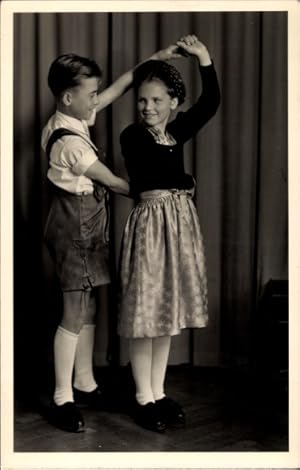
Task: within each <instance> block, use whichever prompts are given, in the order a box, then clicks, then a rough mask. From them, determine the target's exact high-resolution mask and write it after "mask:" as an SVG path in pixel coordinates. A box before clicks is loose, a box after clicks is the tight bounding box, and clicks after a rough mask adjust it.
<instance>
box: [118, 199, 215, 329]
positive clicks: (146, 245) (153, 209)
mask: <svg viewBox="0 0 300 470" xmlns="http://www.w3.org/2000/svg"><path fill="white" fill-rule="evenodd" d="M207 322H208V311H207V279H206V269H205V256H204V246H203V238H202V234H201V230H200V224H199V218H198V214H197V211H196V207H195V205H194V203H193V200H192V191H190V190H153V191H146V192H143V193H142V194H141V195H140V201H139V202H138V204H137V205H136V207H135V208H134V209H133V210H132V212H131V213H130V215H129V217H128V220H127V223H126V226H125V229H124V233H123V239H122V246H121V254H120V310H119V323H118V333H119V335H120V336H123V337H126V338H145V337H147V338H151V337H157V336H165V335H176V334H179V333H180V332H181V330H182V329H184V328H201V327H205V326H206V325H207Z"/></svg>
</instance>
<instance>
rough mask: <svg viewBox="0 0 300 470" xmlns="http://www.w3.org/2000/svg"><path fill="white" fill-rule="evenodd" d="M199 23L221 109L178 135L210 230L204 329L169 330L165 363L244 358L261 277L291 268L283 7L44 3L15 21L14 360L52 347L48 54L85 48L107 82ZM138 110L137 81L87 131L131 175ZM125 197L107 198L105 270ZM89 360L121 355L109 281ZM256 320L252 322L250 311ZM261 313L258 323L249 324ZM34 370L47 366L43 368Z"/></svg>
mask: <svg viewBox="0 0 300 470" xmlns="http://www.w3.org/2000/svg"><path fill="white" fill-rule="evenodd" d="M187 33H194V34H197V35H198V36H199V38H200V39H201V40H202V41H203V42H204V43H205V44H206V45H207V46H208V49H209V51H210V53H211V55H212V57H213V60H214V63H215V67H216V70H217V73H218V76H219V81H220V87H221V93H222V104H221V107H220V108H219V110H218V112H217V115H216V116H215V117H214V118H213V119H212V120H211V121H210V122H209V124H208V125H207V126H206V127H205V128H204V129H203V131H202V132H201V133H199V135H198V136H197V137H196V138H195V139H194V140H193V141H192V142H189V143H188V144H187V146H186V161H185V164H186V168H187V170H189V171H190V172H192V173H193V174H194V176H195V177H196V179H197V192H196V204H197V208H198V212H199V216H200V221H201V225H202V230H203V234H204V239H205V246H206V257H207V272H208V285H209V315H210V322H209V326H208V328H205V329H202V330H198V331H194V332H193V333H191V332H184V333H183V334H182V335H180V336H178V337H176V338H174V342H173V346H172V351H171V357H170V363H173V364H178V363H192V364H196V365H204V366H214V365H221V364H227V363H231V364H232V363H245V362H247V361H249V357H250V355H251V350H252V346H253V344H252V342H253V331H254V329H255V325H256V320H255V312H256V307H257V301H258V299H259V296H260V294H261V291H262V288H263V286H264V284H265V283H266V282H267V281H268V280H269V279H287V275H288V267H287V15H286V13H285V12H242V13H240V12H230V13H226V12H208V13H206V12H205V13H199V12H197V13H193V12H181V13H173V12H172V13H171V12H165V13H156V12H155V13H74V14H72V13H71V14H70V13H66V14H64V13H56V14H54V13H43V14H31V13H30V14H29V13H28V14H27V13H26V14H15V19H14V123H13V125H14V217H15V218H14V221H15V225H14V228H15V251H14V263H15V265H14V274H15V284H14V292H15V299H14V301H15V305H14V312H15V323H14V325H15V364H16V370H17V371H18V370H20V371H23V370H24V368H25V364H28V363H29V360H30V361H32V360H33V362H35V364H37V363H38V362H40V365H41V367H42V366H45V361H47V360H48V359H49V358H51V352H52V349H51V348H52V341H53V335H54V331H55V329H56V326H57V323H58V322H59V319H60V315H61V297H60V293H59V289H58V285H57V280H56V278H55V275H54V272H53V267H52V264H51V261H50V259H49V256H48V253H47V252H46V250H45V248H44V247H43V244H42V233H43V225H44V222H45V217H46V213H47V207H48V203H49V201H48V194H47V189H46V185H45V175H46V170H47V161H46V158H45V156H44V155H43V154H42V152H41V149H40V135H41V130H42V127H43V126H44V125H45V123H46V121H47V119H48V118H49V116H50V115H51V113H52V112H53V111H54V100H53V98H52V96H51V94H50V91H49V89H48V87H47V73H48V68H49V65H50V63H51V62H52V61H53V60H54V58H55V57H56V56H57V55H59V54H62V53H66V52H75V53H77V54H80V55H83V56H90V57H92V58H94V59H95V60H96V61H97V62H98V63H99V64H100V66H101V67H102V69H103V71H104V83H103V86H106V85H108V84H110V83H111V82H112V81H113V80H115V79H116V78H117V77H118V76H119V75H120V74H122V73H123V72H125V71H126V70H128V69H129V68H131V67H133V66H134V65H135V64H136V63H137V62H139V61H140V60H142V59H145V58H147V57H148V56H149V55H150V54H152V53H153V52H154V51H155V50H157V49H158V48H162V47H165V46H167V45H169V44H170V43H173V42H174V41H176V39H177V38H179V37H180V36H182V35H184V34H187ZM174 65H176V66H177V67H178V69H179V70H180V71H181V72H182V74H183V77H184V79H185V82H186V85H187V90H188V97H187V102H186V103H185V105H184V108H185V107H187V106H189V105H190V104H191V103H192V102H193V101H194V100H195V99H196V97H197V95H198V94H199V92H200V90H201V81H200V78H199V74H198V69H197V65H196V62H195V61H192V60H189V59H182V60H180V61H179V60H178V61H176V63H175V62H174ZM134 117H135V109H134V97H133V93H132V91H129V92H128V93H127V94H126V95H124V96H123V97H122V98H120V99H119V100H118V101H117V102H115V103H114V104H113V105H112V106H111V107H109V108H107V109H106V110H104V111H103V112H101V113H100V114H99V115H98V118H97V122H96V125H95V127H94V129H93V131H92V134H93V138H94V140H95V142H96V144H97V145H98V146H101V147H104V148H105V149H106V151H107V154H108V158H109V162H110V165H111V167H112V169H113V170H114V171H115V172H116V173H117V174H119V175H122V176H126V172H125V169H124V164H123V161H122V157H121V154H120V146H119V135H120V132H121V131H122V129H123V128H124V127H125V126H127V125H128V124H129V123H130V122H131V121H132V120H133V119H134ZM131 208H132V204H131V202H130V201H129V200H127V199H126V198H122V197H120V196H115V197H114V198H113V203H112V226H111V231H112V268H113V271H115V268H116V266H117V260H118V253H119V247H120V239H121V233H122V229H123V227H124V223H125V220H126V217H127V215H128V213H129V211H130V210H131ZM104 294H105V295H104V296H103V305H102V306H101V315H100V316H99V322H98V328H97V343H96V364H97V365H104V364H107V363H108V362H107V352H108V356H109V357H110V359H112V360H115V361H118V360H119V358H120V360H121V364H126V362H127V360H128V356H127V344H126V342H123V341H121V342H120V343H119V341H118V339H117V337H116V334H115V323H116V314H117V309H116V304H115V299H116V295H115V284H114V282H113V284H112V286H111V288H110V289H105V292H104ZM254 320H255V321H254ZM258 324H259V323H258ZM41 370H42V369H41Z"/></svg>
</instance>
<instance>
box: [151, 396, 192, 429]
mask: <svg viewBox="0 0 300 470" xmlns="http://www.w3.org/2000/svg"><path fill="white" fill-rule="evenodd" d="M155 405H156V406H157V409H158V413H159V415H160V416H161V417H162V419H163V420H164V422H165V423H166V425H167V426H179V427H182V426H184V425H185V414H184V411H183V409H182V408H181V406H180V405H179V404H178V403H176V401H174V400H172V398H169V397H163V398H161V399H160V400H156V402H155Z"/></svg>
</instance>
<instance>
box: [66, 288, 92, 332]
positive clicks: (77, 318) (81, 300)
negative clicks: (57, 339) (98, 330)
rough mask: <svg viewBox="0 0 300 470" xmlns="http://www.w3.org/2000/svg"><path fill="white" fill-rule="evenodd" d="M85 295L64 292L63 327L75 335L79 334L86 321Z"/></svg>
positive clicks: (80, 292) (76, 292) (78, 292)
mask: <svg viewBox="0 0 300 470" xmlns="http://www.w3.org/2000/svg"><path fill="white" fill-rule="evenodd" d="M85 294H86V293H85V292H84V291H74V292H64V296H63V297H64V311H63V318H62V322H61V325H62V327H63V328H66V329H67V330H68V331H72V332H73V333H79V332H80V330H81V328H82V326H83V324H84V323H85V321H86V315H87V305H86V295H85Z"/></svg>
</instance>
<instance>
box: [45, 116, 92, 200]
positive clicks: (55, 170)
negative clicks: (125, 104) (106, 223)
mask: <svg viewBox="0 0 300 470" xmlns="http://www.w3.org/2000/svg"><path fill="white" fill-rule="evenodd" d="M94 118H95V116H92V120H91V122H87V121H81V120H79V119H76V118H73V117H71V116H67V115H66V114H64V113H62V112H60V111H56V113H55V114H54V115H53V116H51V118H50V119H49V121H48V123H47V124H46V126H45V127H44V129H43V132H42V148H43V149H44V150H46V146H47V142H48V140H49V138H50V136H51V134H52V133H53V131H54V130H55V129H59V128H61V127H63V128H67V129H69V130H70V131H74V132H75V133H76V134H79V135H78V136H73V135H71V136H64V137H63V138H62V139H58V140H57V141H56V142H55V143H54V144H53V146H52V149H51V154H50V161H49V170H48V173H47V177H48V178H49V180H50V181H51V182H52V183H53V184H55V185H56V186H58V187H60V188H62V189H64V190H65V191H68V192H71V193H75V194H77V193H81V192H86V193H92V192H93V189H94V187H93V182H92V180H91V179H90V178H88V177H87V176H85V172H86V171H87V169H88V168H89V167H90V166H91V165H92V164H93V163H94V162H95V161H96V160H97V154H96V150H97V149H96V147H95V146H94V144H93V143H92V141H91V140H90V134H89V125H90V124H92V123H93V122H94V120H95V119H94Z"/></svg>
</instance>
